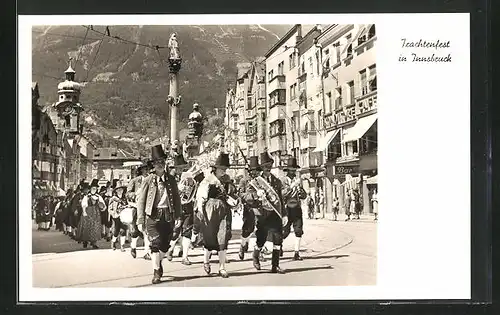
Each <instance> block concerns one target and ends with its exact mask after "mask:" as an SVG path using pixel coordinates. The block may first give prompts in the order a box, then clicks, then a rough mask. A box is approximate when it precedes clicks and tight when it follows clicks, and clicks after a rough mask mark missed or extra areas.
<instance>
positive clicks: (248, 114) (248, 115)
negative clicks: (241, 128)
mask: <svg viewBox="0 0 500 315" xmlns="http://www.w3.org/2000/svg"><path fill="white" fill-rule="evenodd" d="M255 115H257V111H256V108H255V107H253V108H252V109H247V111H246V117H245V118H246V119H252V118H254V117H255Z"/></svg>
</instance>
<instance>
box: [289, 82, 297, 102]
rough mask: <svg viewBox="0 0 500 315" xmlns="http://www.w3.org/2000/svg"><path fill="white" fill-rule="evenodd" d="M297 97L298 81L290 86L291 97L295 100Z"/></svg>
mask: <svg viewBox="0 0 500 315" xmlns="http://www.w3.org/2000/svg"><path fill="white" fill-rule="evenodd" d="M296 97H297V83H294V84H292V85H291V86H290V99H291V100H294V99H295V98H296Z"/></svg>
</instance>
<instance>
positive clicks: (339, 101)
mask: <svg viewBox="0 0 500 315" xmlns="http://www.w3.org/2000/svg"><path fill="white" fill-rule="evenodd" d="M335 92H336V94H337V95H336V96H337V97H336V98H335V110H338V109H341V108H342V87H341V86H339V87H338V88H336V89H335Z"/></svg>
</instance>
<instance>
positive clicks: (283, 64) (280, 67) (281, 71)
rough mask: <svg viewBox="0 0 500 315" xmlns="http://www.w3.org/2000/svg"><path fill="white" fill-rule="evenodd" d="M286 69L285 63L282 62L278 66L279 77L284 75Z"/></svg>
mask: <svg viewBox="0 0 500 315" xmlns="http://www.w3.org/2000/svg"><path fill="white" fill-rule="evenodd" d="M284 67H285V62H284V61H282V62H280V63H279V64H278V75H283V70H284V69H283V68H284Z"/></svg>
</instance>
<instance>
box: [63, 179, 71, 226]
mask: <svg viewBox="0 0 500 315" xmlns="http://www.w3.org/2000/svg"><path fill="white" fill-rule="evenodd" d="M71 199H73V189H71V188H69V189H68V190H67V191H66V198H65V199H64V202H63V205H62V206H63V207H62V222H63V230H64V234H66V235H67V234H68V233H69V232H70V230H71V224H70V223H71V222H70V212H71Z"/></svg>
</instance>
